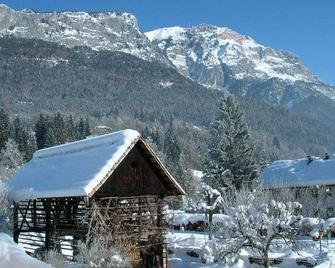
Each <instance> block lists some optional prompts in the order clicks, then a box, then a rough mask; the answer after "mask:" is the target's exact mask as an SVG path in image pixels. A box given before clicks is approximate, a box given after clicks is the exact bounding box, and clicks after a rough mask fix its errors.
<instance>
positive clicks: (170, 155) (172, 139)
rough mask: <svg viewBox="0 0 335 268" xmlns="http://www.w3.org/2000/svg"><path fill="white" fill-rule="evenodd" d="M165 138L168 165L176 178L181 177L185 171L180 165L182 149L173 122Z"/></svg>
mask: <svg viewBox="0 0 335 268" xmlns="http://www.w3.org/2000/svg"><path fill="white" fill-rule="evenodd" d="M164 136H165V138H164V145H163V147H164V155H165V156H166V159H165V160H166V163H165V164H166V165H167V167H168V168H169V169H170V170H171V171H172V174H173V175H174V176H176V177H177V178H178V177H181V176H182V175H183V170H182V167H181V164H180V160H181V148H180V145H179V142H178V138H177V135H176V133H175V130H174V127H173V124H172V122H171V123H170V124H169V127H168V129H167V131H166V132H165V135H164Z"/></svg>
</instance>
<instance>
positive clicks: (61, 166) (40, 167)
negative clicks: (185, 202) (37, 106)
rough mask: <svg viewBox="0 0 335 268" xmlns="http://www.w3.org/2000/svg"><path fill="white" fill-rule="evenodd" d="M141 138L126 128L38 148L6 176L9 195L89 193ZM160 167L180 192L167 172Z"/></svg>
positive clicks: (63, 195)
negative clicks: (25, 162)
mask: <svg viewBox="0 0 335 268" xmlns="http://www.w3.org/2000/svg"><path fill="white" fill-rule="evenodd" d="M140 140H141V141H142V142H143V140H142V139H141V135H140V134H139V133H138V132H137V131H135V130H131V129H127V130H122V131H118V132H114V133H111V134H107V135H102V136H97V137H90V138H87V139H84V140H80V141H75V142H71V143H67V144H63V145H59V146H55V147H51V148H47V149H43V150H39V151H37V152H35V154H34V156H33V159H32V160H31V161H29V162H28V163H27V164H25V165H23V166H22V167H21V168H20V169H19V170H18V171H17V172H16V173H15V174H14V175H13V176H12V177H11V178H10V179H9V181H8V188H9V191H10V195H11V197H12V198H13V199H14V200H16V201H19V200H25V199H29V198H51V197H66V196H67V197H71V196H91V195H92V194H93V193H94V192H95V191H96V190H97V189H98V188H99V187H100V186H101V184H103V183H104V182H105V180H106V179H107V178H108V177H109V176H110V175H111V172H112V171H114V170H115V168H116V167H117V166H118V164H119V163H120V162H121V161H122V160H123V159H124V157H125V156H126V155H127V153H128V152H129V151H130V150H131V149H132V148H133V147H134V146H135V144H136V143H137V142H138V141H140ZM146 146H147V145H146ZM148 149H149V150H150V148H148ZM150 152H151V153H152V154H153V152H152V151H150ZM157 161H159V160H158V159H157ZM159 164H160V165H161V163H160V162H159ZM161 168H162V169H163V171H164V172H165V174H166V175H167V177H168V179H169V180H170V183H171V184H173V185H174V186H176V187H177V188H178V190H180V192H181V193H183V190H182V188H181V187H180V186H179V185H178V183H177V182H176V181H175V180H174V179H173V178H172V176H171V175H170V174H169V173H168V171H167V170H166V169H165V168H164V167H163V166H162V165H161ZM179 188H180V189H179Z"/></svg>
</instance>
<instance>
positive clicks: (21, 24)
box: [0, 5, 168, 63]
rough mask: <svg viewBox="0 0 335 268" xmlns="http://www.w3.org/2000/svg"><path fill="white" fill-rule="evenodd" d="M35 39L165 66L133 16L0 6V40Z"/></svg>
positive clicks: (163, 59) (159, 53)
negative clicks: (7, 37)
mask: <svg viewBox="0 0 335 268" xmlns="http://www.w3.org/2000/svg"><path fill="white" fill-rule="evenodd" d="M4 35H13V36H15V37H22V38H37V39H41V40H44V41H50V42H56V43H59V44H62V45H66V46H69V47H75V46H88V47H91V48H93V49H95V50H111V51H121V52H125V53H129V54H132V55H134V56H137V57H140V58H142V59H145V60H150V61H151V60H158V61H161V62H164V63H168V61H167V60H166V58H165V57H164V56H163V55H162V53H161V52H160V51H159V49H157V47H156V46H153V45H152V44H151V42H150V41H149V40H148V39H147V38H146V36H145V35H144V34H143V33H142V32H141V31H140V30H139V28H138V25H137V20H136V18H135V16H133V15H131V14H129V13H123V12H122V13H121V12H101V13H86V12H47V13H37V12H34V11H32V10H27V9H24V10H20V11H15V10H13V9H11V8H9V7H8V6H6V5H0V36H4Z"/></svg>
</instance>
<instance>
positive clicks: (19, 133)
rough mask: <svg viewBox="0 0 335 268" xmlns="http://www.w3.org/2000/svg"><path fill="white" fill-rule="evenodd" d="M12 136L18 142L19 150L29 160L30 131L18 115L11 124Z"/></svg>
mask: <svg viewBox="0 0 335 268" xmlns="http://www.w3.org/2000/svg"><path fill="white" fill-rule="evenodd" d="M10 136H11V138H12V139H13V140H14V141H15V143H16V144H17V147H18V149H19V151H20V152H21V153H22V155H23V157H24V159H25V160H28V157H27V153H28V151H29V148H28V131H27V130H26V128H25V127H24V126H23V124H22V122H21V120H20V119H19V118H18V117H17V118H15V119H14V121H13V123H12V126H11V133H10Z"/></svg>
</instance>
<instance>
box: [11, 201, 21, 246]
mask: <svg viewBox="0 0 335 268" xmlns="http://www.w3.org/2000/svg"><path fill="white" fill-rule="evenodd" d="M13 206H14V211H13V227H14V228H13V229H14V230H13V240H14V242H15V243H18V242H19V235H20V231H19V215H18V214H19V204H18V203H16V202H14V204H13Z"/></svg>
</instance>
